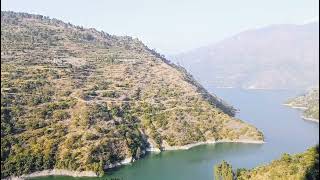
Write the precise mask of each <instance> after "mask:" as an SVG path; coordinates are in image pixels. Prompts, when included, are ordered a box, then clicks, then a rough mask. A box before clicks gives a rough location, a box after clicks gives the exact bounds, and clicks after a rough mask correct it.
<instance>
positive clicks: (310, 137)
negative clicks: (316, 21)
mask: <svg viewBox="0 0 320 180" xmlns="http://www.w3.org/2000/svg"><path fill="white" fill-rule="evenodd" d="M209 90H210V91H212V92H214V93H215V94H216V95H218V96H219V97H221V98H222V99H224V100H225V101H226V102H228V103H229V104H232V105H233V106H234V107H236V108H238V109H240V112H239V113H238V114H237V116H236V117H238V118H240V119H242V120H244V121H246V122H248V123H250V124H253V125H254V126H256V127H257V128H259V129H260V130H261V131H262V132H263V133H264V136H265V141H266V143H265V144H240V143H239V144H237V143H222V144H213V145H202V146H198V147H194V148H191V149H189V150H179V151H166V152H161V153H159V154H149V155H147V156H146V157H145V158H143V159H141V160H139V161H136V162H134V163H132V164H130V165H126V166H122V167H120V168H118V169H115V170H113V171H111V172H107V173H108V174H109V175H108V176H106V177H102V178H101V179H106V180H111V179H112V178H113V179H114V180H116V179H118V180H212V179H213V166H214V165H215V164H217V163H219V162H221V161H222V160H226V161H228V162H229V163H231V164H232V166H233V168H240V167H241V168H252V167H255V166H258V165H263V164H265V163H269V162H270V161H272V160H274V159H277V158H279V157H280V156H281V154H283V153H285V152H286V153H299V152H303V151H304V150H306V149H307V148H309V147H311V146H313V145H315V144H318V143H319V134H318V132H319V124H318V123H315V122H310V121H305V120H303V119H301V117H300V116H301V112H300V111H299V110H296V109H291V108H289V107H286V106H283V105H282V103H284V102H285V101H286V100H287V99H288V98H291V97H295V96H296V95H299V94H301V93H302V92H301V91H289V90H274V91H273V90H239V89H210V88H209ZM35 179H45V180H53V179H55V180H56V179H63V180H69V179H70V180H71V179H72V180H74V179H81V180H83V179H100V178H72V177H66V176H49V177H41V178H35Z"/></svg>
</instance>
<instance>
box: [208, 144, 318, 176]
mask: <svg viewBox="0 0 320 180" xmlns="http://www.w3.org/2000/svg"><path fill="white" fill-rule="evenodd" d="M214 174H215V179H216V180H217V179H218V180H219V179H220V180H233V179H236V180H249V179H250V180H251V179H259V180H269V179H272V180H278V179H279V180H280V179H281V180H293V179H295V180H300V179H301V180H317V179H319V146H316V147H313V148H310V149H308V150H307V151H305V152H303V153H300V154H295V155H289V154H283V155H282V157H281V158H280V159H278V160H274V161H272V162H271V163H270V164H267V165H264V166H260V167H256V168H253V169H250V170H247V169H237V170H236V172H233V171H232V167H231V165H230V164H228V163H227V162H225V161H224V162H222V163H221V164H219V165H217V166H215V169H214Z"/></svg>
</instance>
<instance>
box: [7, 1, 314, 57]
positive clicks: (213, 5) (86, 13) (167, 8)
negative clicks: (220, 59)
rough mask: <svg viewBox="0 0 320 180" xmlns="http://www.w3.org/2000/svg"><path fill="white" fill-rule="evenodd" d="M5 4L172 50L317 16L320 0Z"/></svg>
mask: <svg viewBox="0 0 320 180" xmlns="http://www.w3.org/2000/svg"><path fill="white" fill-rule="evenodd" d="M1 7H2V9H1V10H12V11H20V12H29V13H36V14H42V15H46V16H50V17H54V18H57V19H61V20H63V21H66V22H71V23H72V24H75V25H82V26H84V27H94V28H96V29H98V30H103V31H105V32H108V33H110V34H114V35H129V36H133V37H138V38H139V39H141V40H142V41H143V42H144V43H145V44H147V45H148V46H149V47H150V48H155V49H156V50H157V51H159V52H160V53H163V54H166V55H169V54H176V53H179V52H182V51H186V50H189V49H192V48H197V47H200V46H203V45H207V44H210V43H212V42H216V41H218V40H221V39H223V38H226V37H228V36H231V35H233V34H235V33H238V32H240V31H243V30H246V29H250V28H255V27H261V26H266V25H269V24H283V23H286V24H287V23H295V24H302V23H304V22H308V21H312V20H318V13H319V0H86V1H85V0H51V1H49V0H2V1H1Z"/></svg>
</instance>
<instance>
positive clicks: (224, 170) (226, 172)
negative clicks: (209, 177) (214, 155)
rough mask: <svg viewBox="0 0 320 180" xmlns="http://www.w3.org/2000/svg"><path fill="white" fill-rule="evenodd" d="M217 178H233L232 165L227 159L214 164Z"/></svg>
mask: <svg viewBox="0 0 320 180" xmlns="http://www.w3.org/2000/svg"><path fill="white" fill-rule="evenodd" d="M214 179H215V180H233V179H234V178H233V172H232V166H231V165H230V164H228V163H227V162H226V161H222V163H221V164H218V165H215V166H214Z"/></svg>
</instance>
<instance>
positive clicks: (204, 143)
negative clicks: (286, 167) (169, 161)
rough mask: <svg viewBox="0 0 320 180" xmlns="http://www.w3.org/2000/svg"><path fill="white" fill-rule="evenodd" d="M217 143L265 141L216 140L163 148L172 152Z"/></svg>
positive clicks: (260, 141)
mask: <svg viewBox="0 0 320 180" xmlns="http://www.w3.org/2000/svg"><path fill="white" fill-rule="evenodd" d="M219 143H243V144H264V143H265V141H262V140H228V139H226V140H217V141H214V140H213V141H205V142H197V143H192V144H187V145H183V146H168V147H164V148H163V150H164V151H174V150H188V149H191V148H193V147H196V146H200V145H206V144H219Z"/></svg>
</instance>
